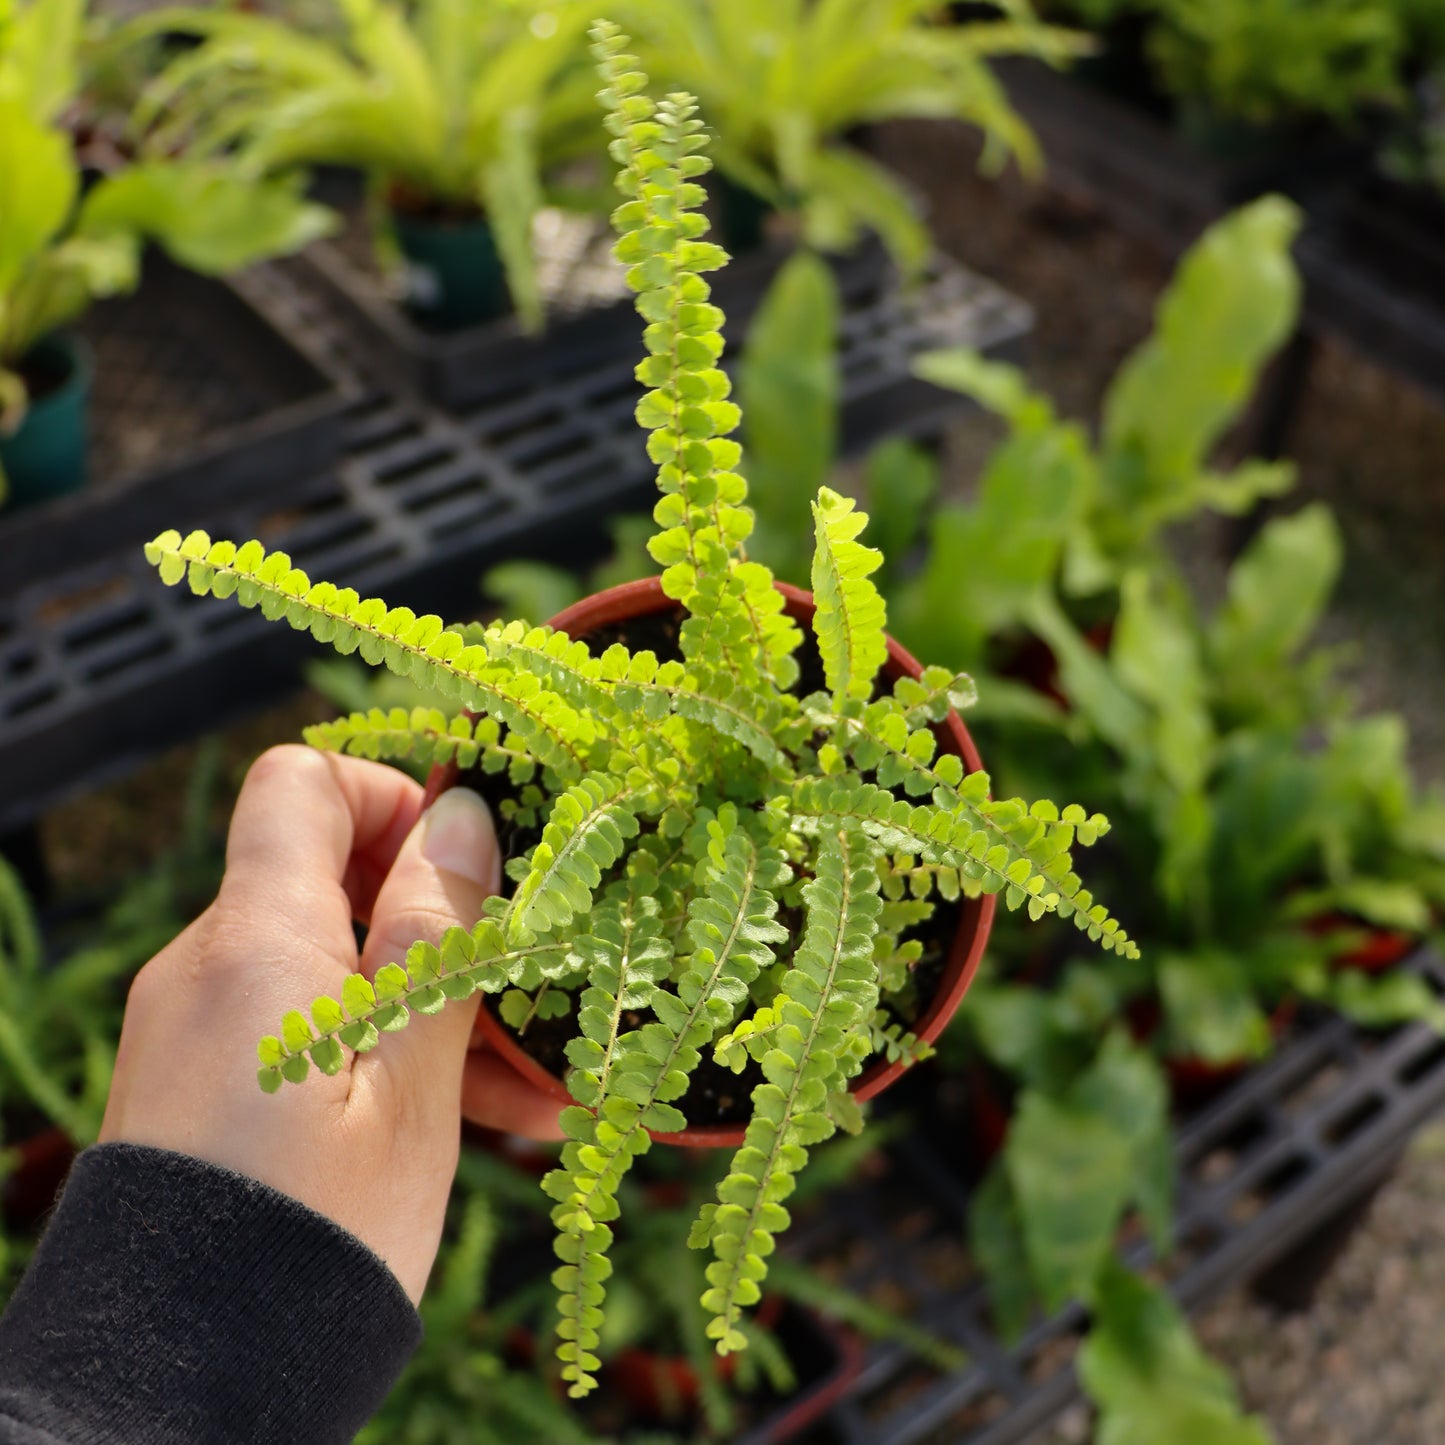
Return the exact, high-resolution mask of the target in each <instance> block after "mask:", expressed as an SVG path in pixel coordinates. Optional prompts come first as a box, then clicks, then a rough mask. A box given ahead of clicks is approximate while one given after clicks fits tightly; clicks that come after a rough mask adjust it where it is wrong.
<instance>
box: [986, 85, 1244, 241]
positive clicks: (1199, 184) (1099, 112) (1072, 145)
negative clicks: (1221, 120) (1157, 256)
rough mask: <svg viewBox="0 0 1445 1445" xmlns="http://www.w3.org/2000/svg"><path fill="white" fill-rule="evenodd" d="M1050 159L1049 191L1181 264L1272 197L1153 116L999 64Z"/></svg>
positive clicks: (1086, 88)
mask: <svg viewBox="0 0 1445 1445" xmlns="http://www.w3.org/2000/svg"><path fill="white" fill-rule="evenodd" d="M998 71H999V74H1000V76H1001V77H1002V78H1003V79H1004V81H1005V84H1006V86H1007V88H1008V93H1009V99H1010V100H1011V101H1012V102H1013V104H1014V105H1015V107H1016V108H1017V109H1018V111H1019V113H1020V114H1021V115H1022V116H1023V118H1024V119H1025V120H1026V121H1027V122H1028V123H1029V125H1030V126H1031V127H1032V129H1033V130H1034V133H1035V134H1036V135H1037V137H1038V140H1039V145H1040V147H1041V148H1042V150H1043V153H1044V157H1045V164H1046V165H1047V167H1048V181H1049V184H1050V185H1051V186H1053V187H1055V188H1056V189H1058V190H1061V191H1065V192H1073V193H1075V194H1077V195H1079V196H1081V197H1082V198H1084V199H1086V200H1089V201H1092V202H1093V203H1094V204H1095V205H1098V206H1100V207H1102V208H1103V210H1105V211H1106V212H1107V213H1108V215H1109V216H1110V218H1111V219H1112V220H1113V221H1114V223H1115V224H1116V225H1117V226H1119V227H1120V228H1121V229H1123V230H1125V231H1128V232H1129V233H1130V234H1133V235H1138V236H1141V237H1143V238H1144V239H1145V240H1147V241H1149V242H1150V243H1151V244H1152V245H1154V246H1157V247H1158V248H1159V249H1160V250H1162V251H1164V252H1165V253H1166V254H1168V255H1177V254H1178V253H1179V252H1181V251H1183V250H1184V249H1185V247H1187V246H1188V245H1189V244H1190V242H1192V241H1193V240H1194V239H1195V238H1196V237H1197V236H1198V235H1199V233H1200V232H1201V231H1202V230H1203V229H1204V228H1205V227H1206V226H1207V225H1209V223H1210V222H1211V221H1213V220H1214V219H1215V218H1216V217H1217V216H1219V215H1220V213H1221V212H1223V211H1224V210H1226V209H1227V208H1228V207H1229V206H1231V205H1234V204H1237V203H1238V202H1240V201H1243V200H1246V199H1248V198H1249V195H1250V194H1251V193H1252V194H1256V195H1257V194H1259V192H1260V190H1262V189H1264V188H1265V187H1264V186H1263V185H1261V184H1260V182H1259V180H1257V179H1256V178H1255V177H1254V176H1253V175H1251V174H1250V173H1248V172H1235V171H1231V170H1230V169H1229V168H1228V167H1226V166H1224V165H1222V164H1220V163H1219V162H1218V161H1216V160H1214V159H1213V158H1211V157H1210V156H1207V155H1204V154H1201V153H1200V152H1199V151H1197V150H1195V149H1194V148H1193V147H1191V146H1190V145H1189V144H1188V143H1187V142H1186V141H1185V140H1184V139H1183V138H1182V137H1181V136H1179V135H1178V134H1177V133H1175V132H1174V131H1173V130H1171V129H1170V127H1169V126H1168V125H1167V124H1166V123H1165V122H1164V121H1163V120H1161V119H1159V118H1158V117H1156V116H1153V115H1150V114H1149V113H1147V112H1146V111H1144V110H1142V109H1139V108H1137V107H1135V106H1132V105H1129V104H1128V103H1126V102H1125V101H1123V100H1120V99H1117V98H1115V97H1114V96H1111V95H1109V94H1107V93H1106V92H1105V91H1102V90H1099V89H1096V88H1094V87H1093V86H1091V85H1088V84H1086V83H1085V82H1083V81H1081V80H1079V79H1077V78H1074V77H1071V76H1068V75H1061V74H1059V73H1058V72H1057V71H1054V70H1051V69H1049V68H1048V67H1047V66H1045V65H1042V64H1040V63H1038V62H1034V61H1021V60H1006V61H1001V62H999V64H998Z"/></svg>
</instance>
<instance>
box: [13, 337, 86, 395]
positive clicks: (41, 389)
mask: <svg viewBox="0 0 1445 1445" xmlns="http://www.w3.org/2000/svg"><path fill="white" fill-rule="evenodd" d="M16 371H17V373H18V374H19V376H20V380H21V381H23V382H24V383H25V393H26V395H27V396H28V397H29V399H30V402H31V404H32V405H33V404H34V403H35V402H37V401H42V400H44V398H45V397H47V396H50V395H52V394H53V393H54V392H57V391H59V390H60V389H61V388H62V387H63V386H64V385H65V383H66V382H68V381H69V380H70V378H71V376H72V375H74V372H75V368H74V366H73V365H72V364H71V362H70V358H69V357H68V356H66V355H65V354H64V353H63V352H58V351H53V350H51V349H49V348H48V347H47V348H46V349H44V350H41V351H36V352H32V353H31V354H30V355H29V356H27V357H26V358H25V359H24V360H23V361H21V363H20V364H19V366H18V367H16Z"/></svg>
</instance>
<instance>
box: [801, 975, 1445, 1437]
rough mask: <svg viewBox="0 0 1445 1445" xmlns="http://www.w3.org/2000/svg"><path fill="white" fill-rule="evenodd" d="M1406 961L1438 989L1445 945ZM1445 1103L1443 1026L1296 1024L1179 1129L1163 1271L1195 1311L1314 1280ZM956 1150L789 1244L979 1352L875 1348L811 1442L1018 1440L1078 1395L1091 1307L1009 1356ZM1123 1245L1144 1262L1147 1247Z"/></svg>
mask: <svg viewBox="0 0 1445 1445" xmlns="http://www.w3.org/2000/svg"><path fill="white" fill-rule="evenodd" d="M1403 967H1405V968H1408V969H1410V970H1412V971H1414V972H1417V973H1419V974H1421V975H1422V976H1423V977H1424V978H1426V979H1427V980H1428V981H1429V983H1430V985H1431V987H1432V988H1433V989H1434V991H1435V992H1436V993H1437V994H1439V995H1442V996H1445V959H1442V958H1441V957H1440V955H1439V954H1438V953H1436V952H1434V951H1433V950H1422V951H1421V952H1420V953H1417V954H1416V955H1415V956H1414V958H1412V959H1411V960H1409V961H1408V962H1407V963H1406V964H1404V965H1403ZM1442 1105H1445V1039H1442V1038H1441V1037H1439V1036H1438V1035H1437V1034H1435V1033H1434V1032H1433V1031H1432V1030H1430V1029H1428V1028H1426V1027H1424V1026H1423V1025H1414V1026H1410V1027H1406V1028H1401V1029H1397V1030H1393V1031H1391V1032H1387V1033H1365V1032H1363V1031H1361V1030H1358V1029H1355V1028H1354V1027H1352V1026H1351V1025H1349V1024H1348V1023H1346V1022H1345V1021H1344V1020H1343V1019H1340V1018H1336V1017H1324V1016H1317V1017H1313V1018H1308V1019H1305V1020H1302V1021H1301V1022H1300V1023H1299V1024H1297V1025H1296V1027H1295V1028H1294V1030H1293V1031H1292V1032H1291V1034H1290V1035H1289V1036H1288V1037H1287V1038H1286V1039H1285V1041H1284V1042H1283V1044H1282V1045H1281V1047H1280V1050H1279V1052H1278V1053H1277V1054H1276V1056H1275V1057H1274V1058H1272V1059H1270V1060H1269V1061H1268V1062H1267V1063H1265V1064H1264V1065H1262V1066H1261V1067H1259V1068H1257V1069H1254V1070H1251V1071H1250V1072H1249V1073H1247V1074H1245V1075H1244V1076H1242V1077H1241V1079H1240V1080H1239V1082H1238V1083H1236V1084H1235V1085H1233V1086H1232V1087H1231V1088H1229V1089H1228V1090H1227V1091H1226V1092H1225V1093H1224V1094H1222V1095H1221V1096H1220V1097H1219V1098H1217V1099H1216V1100H1215V1101H1214V1102H1213V1103H1211V1104H1210V1105H1209V1106H1208V1107H1206V1108H1205V1109H1204V1110H1202V1111H1201V1112H1199V1113H1198V1114H1196V1115H1194V1116H1193V1117H1191V1118H1189V1119H1188V1120H1187V1121H1186V1122H1184V1123H1183V1124H1182V1125H1181V1126H1180V1127H1179V1129H1178V1131H1177V1133H1176V1135H1175V1150H1176V1156H1177V1160H1178V1176H1179V1181H1180V1183H1179V1193H1178V1198H1177V1224H1178V1228H1177V1238H1178V1240H1179V1247H1178V1249H1177V1251H1176V1252H1175V1254H1174V1255H1172V1256H1171V1257H1170V1258H1169V1259H1168V1260H1166V1261H1164V1262H1163V1264H1162V1266H1160V1268H1161V1270H1162V1273H1163V1276H1164V1277H1165V1278H1166V1279H1167V1280H1168V1283H1169V1287H1170V1288H1171V1290H1172V1291H1173V1292H1174V1294H1175V1295H1176V1297H1177V1298H1178V1299H1179V1301H1180V1302H1181V1303H1182V1304H1183V1305H1184V1306H1186V1307H1189V1308H1192V1307H1195V1306H1197V1305H1199V1304H1200V1303H1201V1302H1203V1301H1205V1300H1207V1299H1208V1298H1210V1297H1211V1296H1213V1295H1215V1294H1217V1293H1219V1292H1220V1291H1222V1290H1223V1289H1225V1288H1227V1287H1229V1286H1232V1285H1236V1284H1240V1283H1243V1282H1246V1281H1249V1280H1252V1279H1253V1280H1257V1279H1259V1278H1260V1277H1261V1276H1262V1275H1263V1274H1265V1272H1266V1271H1267V1272H1268V1274H1269V1276H1271V1277H1273V1278H1272V1280H1271V1282H1272V1284H1273V1285H1274V1286H1275V1288H1276V1291H1277V1290H1278V1277H1279V1276H1281V1275H1285V1276H1288V1275H1289V1274H1290V1273H1291V1272H1292V1271H1293V1272H1295V1273H1302V1274H1304V1275H1306V1276H1307V1275H1308V1274H1309V1273H1310V1271H1311V1268H1312V1266H1313V1265H1314V1264H1315V1263H1316V1262H1317V1256H1318V1255H1319V1253H1320V1248H1321V1243H1320V1242H1321V1240H1325V1239H1328V1238H1329V1237H1330V1235H1331V1232H1332V1229H1333V1227H1334V1225H1335V1222H1336V1221H1338V1220H1340V1219H1341V1218H1344V1217H1348V1216H1349V1215H1350V1214H1351V1213H1352V1211H1353V1210H1354V1209H1355V1208H1356V1206H1357V1205H1358V1202H1359V1201H1360V1200H1361V1199H1362V1198H1363V1197H1367V1196H1368V1195H1369V1194H1370V1193H1371V1192H1372V1191H1373V1190H1374V1189H1375V1188H1376V1187H1377V1186H1378V1185H1379V1183H1380V1182H1381V1181H1382V1180H1383V1178H1384V1177H1385V1176H1386V1175H1387V1174H1388V1173H1389V1172H1390V1170H1391V1169H1392V1168H1393V1166H1394V1164H1395V1162H1396V1161H1397V1160H1398V1158H1399V1156H1400V1154H1401V1152H1402V1151H1403V1149H1404V1148H1405V1146H1406V1144H1407V1142H1408V1140H1409V1139H1410V1137H1411V1135H1412V1134H1413V1133H1414V1132H1415V1130H1416V1129H1417V1128H1419V1126H1420V1125H1421V1124H1422V1123H1424V1122H1425V1121H1426V1120H1427V1119H1429V1118H1430V1117H1431V1116H1432V1115H1433V1114H1435V1113H1436V1112H1438V1111H1439V1109H1440V1108H1441V1106H1442ZM957 1147H958V1145H957V1141H956V1140H955V1139H950V1138H929V1137H927V1136H926V1135H925V1134H924V1133H923V1132H919V1133H917V1134H915V1135H913V1136H912V1137H910V1138H907V1139H905V1140H903V1141H902V1142H901V1143H899V1144H898V1145H896V1146H894V1148H893V1150H892V1156H893V1164H892V1168H891V1170H890V1172H889V1173H888V1174H887V1175H886V1177H884V1178H882V1179H878V1180H874V1181H872V1182H869V1183H866V1184H863V1185H860V1186H854V1187H852V1188H850V1189H849V1190H846V1191H841V1192H839V1193H837V1194H835V1195H833V1196H831V1197H830V1200H829V1203H828V1209H827V1214H826V1217H824V1218H821V1219H819V1220H818V1221H816V1222H815V1223H814V1224H812V1225H811V1226H805V1227H804V1228H803V1230H802V1231H795V1236H794V1237H792V1238H791V1239H790V1241H789V1242H788V1243H785V1245H784V1249H785V1252H787V1253H789V1254H792V1255H794V1256H795V1257H801V1258H803V1259H805V1260H807V1261H808V1262H810V1263H811V1264H812V1265H813V1266H814V1267H815V1268H817V1269H819V1270H822V1271H826V1272H827V1273H829V1274H831V1275H834V1276H837V1277H840V1278H842V1279H843V1280H845V1281H846V1282H847V1283H849V1284H851V1285H853V1286H854V1287H855V1288H857V1289H860V1290H862V1291H864V1292H865V1293H866V1292H869V1291H871V1290H880V1291H882V1292H883V1294H882V1298H883V1299H884V1300H885V1301H886V1302H888V1303H890V1304H891V1305H892V1306H893V1307H894V1308H896V1309H903V1310H905V1311H908V1312H910V1313H911V1314H912V1315H913V1317H914V1318H916V1319H917V1320H918V1322H919V1323H922V1324H924V1325H927V1326H928V1327H930V1328H932V1329H934V1330H936V1331H937V1332H938V1333H940V1334H941V1335H943V1336H944V1337H945V1338H947V1339H949V1340H951V1341H954V1342H955V1343H957V1344H958V1345H960V1346H961V1347H962V1348H963V1349H964V1350H966V1351H967V1353H968V1356H969V1360H970V1363H969V1366H968V1367H967V1368H966V1369H964V1370H962V1371H961V1372H959V1373H957V1374H954V1375H943V1374H940V1373H938V1372H937V1371H934V1370H932V1369H930V1368H928V1367H927V1366H925V1365H923V1364H921V1363H920V1362H919V1361H918V1360H917V1359H916V1358H915V1357H914V1356H912V1355H911V1354H910V1353H909V1352H908V1351H907V1350H906V1349H904V1348H903V1347H901V1346H893V1345H886V1346H874V1347H873V1348H872V1349H871V1351H870V1355H869V1359H868V1362H867V1364H866V1365H865V1366H864V1369H863V1372H862V1374H861V1375H860V1376H859V1379H858V1383H857V1386H856V1388H855V1389H854V1391H853V1393H852V1394H851V1395H850V1397H849V1399H848V1400H847V1401H846V1402H845V1403H843V1404H842V1405H840V1406H838V1407H837V1408H836V1409H835V1410H834V1411H833V1412H832V1413H831V1415H830V1416H829V1418H828V1422H827V1424H826V1426H825V1427H823V1428H822V1429H820V1430H819V1431H818V1432H817V1433H816V1434H810V1435H809V1436H808V1437H807V1439H808V1441H809V1445H964V1442H967V1445H1022V1442H1025V1441H1028V1440H1030V1439H1033V1438H1034V1432H1035V1431H1038V1430H1040V1429H1042V1428H1043V1427H1044V1426H1046V1425H1047V1424H1048V1423H1049V1422H1050V1421H1051V1420H1053V1419H1054V1418H1055V1417H1056V1416H1057V1415H1058V1414H1059V1413H1060V1412H1061V1411H1063V1410H1064V1409H1066V1408H1067V1407H1068V1406H1070V1405H1071V1404H1073V1403H1075V1402H1076V1401H1077V1400H1078V1398H1079V1392H1078V1384H1077V1381H1076V1378H1075V1374H1074V1369H1073V1355H1074V1351H1075V1348H1076V1346H1077V1344H1078V1342H1079V1341H1080V1339H1081V1338H1082V1337H1083V1333H1084V1330H1085V1326H1086V1321H1085V1318H1084V1315H1083V1312H1082V1311H1081V1310H1080V1309H1078V1308H1071V1309H1069V1310H1066V1311H1064V1312H1063V1313H1061V1314H1059V1315H1057V1316H1054V1317H1053V1318H1049V1319H1038V1320H1036V1321H1035V1322H1034V1323H1033V1324H1032V1326H1031V1327H1030V1328H1029V1329H1028V1331H1027V1333H1026V1334H1025V1336H1024V1338H1023V1339H1022V1340H1021V1341H1020V1342H1019V1344H1017V1345H1016V1346H1013V1347H1010V1346H1005V1345H1004V1344H1002V1343H1000V1341H999V1340H998V1339H997V1337H996V1336H995V1334H994V1332H993V1329H992V1325H991V1323H990V1317H989V1309H988V1304H987V1299H986V1295H985V1292H984V1289H983V1286H982V1284H981V1282H980V1280H979V1279H978V1276H977V1272H976V1270H975V1269H974V1267H973V1265H972V1262H971V1261H970V1259H969V1257H968V1251H967V1249H966V1246H965V1244H964V1242H963V1241H964V1219H965V1214H966V1210H967V1206H968V1189H967V1186H966V1184H964V1183H963V1181H962V1178H961V1175H960V1170H959V1167H958V1160H957V1158H956V1156H955V1154H954V1151H955V1150H956V1149H957ZM1128 1253H1129V1255H1130V1257H1131V1259H1132V1260H1133V1261H1134V1262H1136V1263H1140V1264H1142V1263H1146V1262H1147V1261H1148V1251H1147V1248H1146V1247H1145V1246H1143V1245H1142V1244H1141V1245H1137V1246H1135V1247H1133V1248H1132V1249H1131V1250H1130V1251H1128ZM1161 1445H1164V1442H1161ZM1168 1445H1175V1442H1168ZM1178 1445H1185V1442H1178Z"/></svg>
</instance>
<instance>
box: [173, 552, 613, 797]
mask: <svg viewBox="0 0 1445 1445" xmlns="http://www.w3.org/2000/svg"><path fill="white" fill-rule="evenodd" d="M145 553H146V560H147V561H148V562H150V564H151V565H152V566H153V567H155V568H156V569H157V570H158V571H159V572H160V576H161V581H163V582H165V583H167V584H169V585H171V586H175V585H176V584H177V583H180V582H182V581H185V582H188V583H189V585H190V588H191V591H192V592H194V593H196V594H197V595H198V596H203V597H204V596H207V595H211V596H215V597H231V596H234V597H235V598H236V600H237V602H239V603H240V604H241V606H242V607H259V608H260V609H261V612H262V615H263V616H265V617H267V618H270V619H272V620H276V619H278V618H283V617H284V618H285V619H286V621H287V622H289V623H290V625H291V626H292V627H294V628H296V629H297V630H306V631H309V632H310V633H311V635H312V636H313V637H314V638H316V640H317V641H318V642H325V643H329V644H330V645H331V646H332V647H334V648H335V649H336V651H337V652H339V653H341V655H342V656H343V657H344V656H347V655H349V654H350V653H352V652H359V653H360V655H361V657H362V659H363V660H364V661H366V662H369V663H371V664H372V665H373V666H375V665H377V664H379V663H385V664H386V666H387V667H389V668H390V669H391V670H392V671H393V672H396V673H399V674H400V675H401V676H403V677H408V678H410V679H411V680H412V681H413V682H415V683H417V684H418V685H419V686H421V687H424V688H426V689H428V690H429V691H431V692H435V693H437V694H439V695H441V696H443V697H456V698H459V699H460V700H461V701H462V702H463V703H464V704H465V705H466V706H467V707H470V708H471V709H473V710H474V711H476V712H486V713H490V714H492V715H493V716H495V717H497V718H498V719H499V720H500V721H501V722H503V723H505V724H506V726H507V727H509V728H510V729H511V730H512V731H513V732H514V733H516V734H517V736H518V737H519V738H520V739H522V741H523V743H524V744H525V746H526V747H527V748H528V749H529V750H530V751H531V752H532V753H534V754H535V756H536V757H537V759H538V760H539V761H540V762H542V763H544V764H546V765H547V766H549V767H552V768H555V769H556V770H557V773H558V775H559V777H562V778H566V779H569V780H570V779H572V778H575V777H577V776H578V775H579V773H580V772H581V769H582V760H583V757H584V756H585V754H586V752H587V749H588V747H589V746H590V744H591V743H592V741H593V740H594V739H595V737H596V733H597V728H596V724H595V723H594V722H593V720H592V719H591V718H589V717H586V716H584V715H583V714H581V713H579V712H578V711H577V709H576V708H574V707H573V706H571V704H569V703H567V702H565V701H564V700H563V699H562V698H560V697H558V696H557V694H556V693H554V692H551V691H549V690H548V689H546V688H544V687H543V686H542V684H541V682H540V681H538V679H537V678H536V677H535V676H533V675H532V674H530V673H525V672H516V671H514V670H512V669H511V668H508V667H506V666H504V665H498V664H495V663H493V662H492V661H491V658H490V655H489V653H488V650H487V648H486V646H485V645H483V644H480V643H470V644H469V643H468V642H467V641H466V640H465V639H464V638H463V636H462V635H461V633H459V632H457V631H455V630H453V629H450V628H447V627H445V626H444V625H443V623H442V620H441V618H439V617H436V616H433V615H426V616H422V617H418V616H417V615H416V614H415V613H414V612H412V611H411V609H410V608H407V607H393V608H388V607H387V605H386V603H385V602H383V601H382V600H381V599H380V598H379V597H367V598H361V597H359V596H358V595H357V594H356V593H355V592H354V591H352V590H351V589H350V588H339V587H335V586H333V585H332V584H331V583H330V582H315V583H313V582H312V581H311V579H310V578H309V577H308V576H307V575H306V573H305V572H303V571H302V570H301V569H300V568H299V567H293V566H292V565H291V559H290V557H289V556H287V554H286V553H285V552H270V553H268V552H267V551H266V550H265V549H264V548H263V547H262V545H261V544H260V543H259V542H254V541H252V542H246V543H245V544H243V545H242V546H240V547H237V546H236V544H235V543H234V542H226V541H221V542H212V541H211V538H210V536H209V535H208V534H207V533H205V532H201V531H196V532H191V533H189V534H188V535H187V536H186V537H185V538H182V537H181V535H180V533H179V532H176V531H167V532H162V533H161V535H160V536H159V537H157V538H156V539H155V540H154V541H153V542H148V543H147V544H146V549H145Z"/></svg>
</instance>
